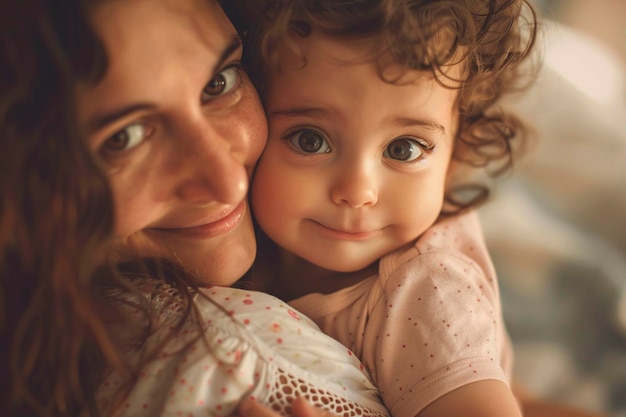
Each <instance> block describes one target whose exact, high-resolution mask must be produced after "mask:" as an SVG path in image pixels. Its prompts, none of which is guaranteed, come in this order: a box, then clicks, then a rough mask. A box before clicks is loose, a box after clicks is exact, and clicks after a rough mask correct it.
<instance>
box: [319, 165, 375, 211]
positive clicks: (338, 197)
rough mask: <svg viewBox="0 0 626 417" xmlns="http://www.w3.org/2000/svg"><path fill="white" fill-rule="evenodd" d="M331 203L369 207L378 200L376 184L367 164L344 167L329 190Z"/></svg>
mask: <svg viewBox="0 0 626 417" xmlns="http://www.w3.org/2000/svg"><path fill="white" fill-rule="evenodd" d="M330 198H331V200H332V201H333V203H335V204H337V205H340V206H347V207H351V208H361V207H371V206H374V205H376V203H377V202H378V185H377V181H376V180H375V179H374V173H373V172H372V170H371V168H370V167H368V166H357V167H344V169H343V170H341V171H340V172H339V173H338V174H337V177H336V178H335V181H334V182H333V184H332V186H331V190H330Z"/></svg>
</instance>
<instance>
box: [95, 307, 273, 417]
mask: <svg viewBox="0 0 626 417" xmlns="http://www.w3.org/2000/svg"><path fill="white" fill-rule="evenodd" d="M194 306H195V312H194V313H193V314H192V315H190V316H188V318H186V319H185V320H184V321H183V322H180V325H182V328H180V329H178V328H177V327H178V326H179V319H180V317H181V310H179V309H178V307H177V306H176V304H175V302H170V303H169V304H168V305H166V306H164V308H163V310H159V311H160V314H161V315H160V316H159V317H158V318H157V321H156V322H155V326H154V328H155V329H156V331H155V332H154V333H152V334H151V335H150V336H149V337H148V338H147V339H146V341H145V343H144V344H143V345H142V348H141V350H132V349H131V350H130V351H129V352H127V353H126V356H125V358H126V359H127V360H128V361H129V363H130V364H131V365H132V366H136V364H137V363H143V364H144V365H143V366H142V368H141V371H140V373H139V374H138V375H137V376H136V381H135V379H134V378H132V377H130V378H129V376H128V375H126V374H124V373H123V372H116V371H113V372H111V373H110V374H109V375H108V376H107V378H106V379H105V380H104V382H103V383H102V385H101V386H100V388H99V389H98V393H97V401H98V408H99V410H100V411H101V412H102V414H103V415H111V416H116V417H130V416H133V417H141V416H146V417H148V416H150V417H155V416H160V417H166V416H172V417H174V416H181V415H185V416H188V415H209V416H228V415H231V414H232V413H233V412H234V410H235V407H236V406H237V404H238V403H239V401H241V399H242V398H245V397H246V396H253V395H254V393H255V392H256V391H259V390H263V389H264V388H265V387H263V386H260V381H267V377H268V375H266V373H267V372H268V369H267V367H266V366H264V365H265V361H264V360H263V358H261V357H260V356H259V354H258V352H257V350H256V349H255V348H254V346H252V345H250V343H248V342H247V341H246V340H244V339H243V338H241V337H239V336H238V334H237V331H236V328H235V327H234V326H236V324H235V323H234V322H233V321H232V319H231V318H230V317H229V316H228V314H227V312H224V311H222V310H223V309H221V308H220V307H219V306H217V305H216V304H214V303H212V302H211V301H210V300H209V299H208V298H206V297H200V296H199V297H196V300H195V301H194ZM217 323H219V325H216V324H217ZM172 332H175V336H174V337H171V336H172V334H174V333H172ZM155 354H156V357H152V356H154V355H155ZM129 382H130V383H131V384H132V389H131V390H130V392H128V393H125V392H124V390H123V386H124V384H128V383H129ZM121 393H123V394H124V395H121V396H120V394H121ZM119 398H122V400H119Z"/></svg>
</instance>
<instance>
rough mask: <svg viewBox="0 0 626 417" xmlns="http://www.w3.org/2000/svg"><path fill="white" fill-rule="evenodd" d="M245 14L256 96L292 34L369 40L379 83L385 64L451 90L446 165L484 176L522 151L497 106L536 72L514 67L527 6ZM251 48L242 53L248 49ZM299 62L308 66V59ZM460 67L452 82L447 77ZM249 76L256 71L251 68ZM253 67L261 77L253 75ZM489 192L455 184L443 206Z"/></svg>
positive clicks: (416, 3)
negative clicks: (451, 134) (452, 137)
mask: <svg viewBox="0 0 626 417" xmlns="http://www.w3.org/2000/svg"><path fill="white" fill-rule="evenodd" d="M239 7H240V8H241V9H242V10H244V11H245V13H246V14H247V16H248V23H249V25H250V33H249V35H248V39H249V41H250V43H251V44H254V45H255V48H251V50H252V56H251V57H250V67H251V72H252V76H253V79H254V80H255V82H256V83H257V85H258V87H259V90H260V91H261V92H263V88H264V83H263V71H262V69H263V68H267V67H268V65H273V66H274V67H273V68H276V66H277V65H279V63H278V58H279V57H278V56H277V54H278V50H279V46H280V45H285V44H286V45H290V46H291V47H294V46H293V45H292V44H289V39H288V38H289V36H290V35H292V34H293V33H294V32H295V33H297V34H299V35H300V36H303V37H306V36H308V35H309V34H310V33H311V31H312V30H316V31H320V32H322V33H324V34H325V35H327V36H330V37H332V38H335V39H338V40H345V41H354V40H362V39H373V40H375V41H376V42H379V44H380V45H381V46H382V48H381V49H380V51H381V52H380V54H378V55H377V56H376V59H378V61H377V64H378V65H379V74H380V76H381V78H383V79H384V80H385V81H387V82H390V83H394V82H396V80H395V79H389V78H388V77H386V76H385V65H386V63H387V64H388V62H389V61H388V60H383V59H382V58H383V57H384V58H387V57H389V56H391V58H392V62H393V63H394V64H400V65H401V66H402V67H404V68H406V69H410V70H418V71H429V72H431V73H432V74H433V75H434V77H435V79H436V80H437V81H438V82H439V83H440V84H442V85H444V86H447V87H449V88H457V89H458V90H459V91H458V96H457V102H456V105H457V108H458V112H459V123H458V129H457V136H456V141H455V151H454V156H453V158H454V159H455V160H457V161H460V162H462V163H464V164H465V165H466V166H469V167H472V168H485V169H486V170H487V172H488V173H489V174H490V175H492V176H497V175H500V174H503V173H504V172H506V171H508V170H509V169H510V168H511V166H512V163H513V150H514V144H515V142H517V144H518V146H520V147H521V144H522V143H523V139H524V138H525V136H526V133H527V132H526V129H525V126H524V124H523V123H522V122H521V121H520V120H519V119H518V118H517V117H515V116H514V115H513V114H511V113H508V112H506V111H504V110H502V109H501V108H500V107H499V106H498V104H499V100H500V99H501V98H502V96H503V95H505V94H508V93H511V92H513V91H517V90H521V89H523V88H524V87H525V86H526V85H528V84H529V82H530V81H531V80H532V79H533V75H534V74H535V68H534V67H533V66H529V65H522V63H523V62H524V61H526V60H527V59H528V58H529V56H530V53H531V51H532V50H533V46H534V45H535V41H536V37H537V16H536V13H535V10H534V9H533V7H532V6H531V5H530V4H529V3H528V1H527V0H326V1H324V0H322V1H318V0H241V1H240V2H239ZM249 51H250V49H249ZM303 58H304V61H303V64H306V58H305V57H303ZM457 64H459V65H461V68H462V71H461V76H460V78H459V79H454V78H453V77H452V76H451V75H450V72H449V71H447V69H448V68H450V67H451V66H456V65H457ZM255 70H256V71H255ZM259 70H261V71H259ZM487 195H488V187H487V186H486V185H484V184H481V183H480V182H479V183H475V184H473V183H467V182H465V183H463V184H457V185H455V186H453V187H451V189H450V190H448V192H447V195H446V201H447V203H449V206H448V207H451V211H452V212H458V211H459V210H465V209H468V208H471V207H474V206H476V205H477V204H479V203H481V202H482V201H484V200H485V199H486V197H487Z"/></svg>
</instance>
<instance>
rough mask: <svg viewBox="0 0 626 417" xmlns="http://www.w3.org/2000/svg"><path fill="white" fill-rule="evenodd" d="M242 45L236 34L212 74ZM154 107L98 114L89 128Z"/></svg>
mask: <svg viewBox="0 0 626 417" xmlns="http://www.w3.org/2000/svg"><path fill="white" fill-rule="evenodd" d="M242 45H243V44H242V42H241V38H240V37H239V36H238V35H234V36H233V37H232V38H231V40H230V41H229V42H228V44H227V45H226V47H225V48H224V50H223V51H222V53H221V54H220V57H219V58H218V60H217V61H216V63H215V65H214V67H213V72H212V74H216V73H218V72H219V71H220V70H221V67H222V65H224V62H226V61H227V60H228V59H229V58H230V57H231V56H232V55H233V54H234V53H235V52H236V51H238V50H239V49H240V48H241V47H242ZM211 78H213V75H211ZM154 108H155V106H154V105H153V104H151V103H135V104H131V105H129V106H126V107H123V108H121V109H116V110H113V111H110V112H106V113H102V114H96V115H94V116H93V117H92V118H91V120H90V121H89V122H88V123H87V128H88V130H89V131H90V132H96V131H98V130H100V129H102V128H103V127H105V126H107V125H109V124H111V123H113V122H115V121H116V120H118V119H121V118H123V117H126V116H128V115H129V114H132V113H134V112H139V111H145V110H153V109H154Z"/></svg>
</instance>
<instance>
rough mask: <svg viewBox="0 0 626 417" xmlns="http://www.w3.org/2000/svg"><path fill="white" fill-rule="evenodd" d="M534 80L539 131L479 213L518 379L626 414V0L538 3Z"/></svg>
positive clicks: (529, 108) (533, 111) (526, 104)
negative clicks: (538, 68) (537, 55)
mask: <svg viewBox="0 0 626 417" xmlns="http://www.w3.org/2000/svg"><path fill="white" fill-rule="evenodd" d="M534 4H535V5H536V6H537V9H539V10H540V13H541V15H542V17H543V18H544V19H545V21H544V24H543V28H542V33H543V35H542V42H541V47H540V53H541V54H542V55H543V59H544V65H543V67H542V69H541V72H540V74H539V77H538V79H537V82H536V83H535V84H534V85H533V87H532V88H531V89H530V90H528V91H527V92H526V93H525V94H524V95H523V96H520V97H516V98H515V99H514V100H512V102H511V103H508V104H507V105H510V106H512V107H514V108H515V109H516V110H517V111H518V112H519V113H520V114H521V115H522V116H523V117H524V118H525V119H527V120H528V121H529V122H530V123H531V124H532V125H534V127H535V128H536V130H537V139H536V143H534V144H533V147H532V149H531V150H530V153H529V155H528V156H527V157H526V158H525V159H524V160H523V161H521V162H520V163H519V164H518V165H517V167H516V170H515V172H514V174H513V175H510V176H508V177H507V178H505V179H504V180H501V181H500V182H499V183H498V184H497V187H496V189H495V191H494V194H493V197H494V198H493V201H492V202H491V203H489V204H487V205H486V206H485V207H483V208H481V209H480V212H481V217H482V219H483V223H484V227H485V234H486V238H487V242H488V245H489V247H490V250H491V252H492V254H493V257H494V263H495V265H496V269H497V270H498V274H499V276H500V279H501V291H502V298H503V306H504V314H505V320H506V322H507V325H508V328H509V331H510V333H511V337H512V339H513V342H514V344H515V353H516V367H515V373H516V376H517V378H518V379H519V380H521V382H523V383H524V384H525V385H526V386H527V387H528V388H530V389H531V390H532V391H534V392H536V393H539V394H541V395H543V396H545V397H548V398H551V399H554V400H557V401H559V402H564V403H567V404H570V405H574V406H578V407H581V408H584V409H587V410H590V411H599V412H604V413H608V414H609V415H612V416H619V417H626V0H594V1H590V0H544V1H538V0H536V1H535V3H534Z"/></svg>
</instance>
